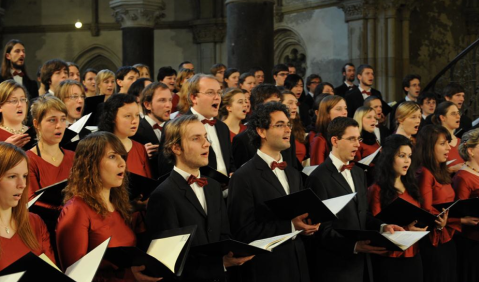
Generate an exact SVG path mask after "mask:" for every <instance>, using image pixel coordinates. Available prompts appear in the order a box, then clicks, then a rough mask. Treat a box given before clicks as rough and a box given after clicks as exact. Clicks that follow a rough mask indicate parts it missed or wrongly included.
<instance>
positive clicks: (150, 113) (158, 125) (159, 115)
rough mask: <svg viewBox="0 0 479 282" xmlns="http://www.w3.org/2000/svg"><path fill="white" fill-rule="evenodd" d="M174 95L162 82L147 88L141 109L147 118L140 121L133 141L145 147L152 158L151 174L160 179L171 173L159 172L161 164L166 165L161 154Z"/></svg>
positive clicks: (154, 83) (144, 91)
mask: <svg viewBox="0 0 479 282" xmlns="http://www.w3.org/2000/svg"><path fill="white" fill-rule="evenodd" d="M171 106H172V95H171V92H170V90H169V89H168V86H166V85H165V84H163V83H161V82H153V83H151V84H149V85H148V86H146V87H145V89H144V90H143V96H142V98H141V107H142V108H143V113H144V114H145V117H144V118H142V119H140V124H139V126H138V130H137V131H136V134H135V135H133V137H132V139H133V140H135V141H137V142H140V143H141V144H143V145H145V149H146V152H147V153H148V157H149V158H150V167H151V172H152V174H153V177H154V178H158V177H159V176H162V175H163V174H165V173H168V172H170V171H171V167H170V170H168V171H159V166H158V164H159V162H160V163H165V162H166V160H165V159H164V157H163V154H159V153H158V152H159V151H161V150H160V149H159V145H160V141H161V139H162V138H161V137H162V135H163V128H164V126H165V123H166V122H167V121H168V120H169V119H170V114H171Z"/></svg>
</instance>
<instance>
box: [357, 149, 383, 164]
mask: <svg viewBox="0 0 479 282" xmlns="http://www.w3.org/2000/svg"><path fill="white" fill-rule="evenodd" d="M381 148H382V147H379V148H378V149H377V150H376V152H374V153H372V154H371V155H369V156H367V157H365V158H363V159H362V160H360V161H359V162H358V163H360V164H363V165H370V164H371V162H372V161H373V160H374V158H375V157H376V156H377V155H378V153H379V151H380V150H381Z"/></svg>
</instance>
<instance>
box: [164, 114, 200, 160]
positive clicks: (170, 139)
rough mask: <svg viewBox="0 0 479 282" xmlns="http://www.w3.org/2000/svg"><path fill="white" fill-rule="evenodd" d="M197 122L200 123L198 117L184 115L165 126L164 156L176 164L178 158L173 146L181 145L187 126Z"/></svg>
mask: <svg viewBox="0 0 479 282" xmlns="http://www.w3.org/2000/svg"><path fill="white" fill-rule="evenodd" d="M195 121H199V119H198V116H196V115H182V116H180V117H177V118H176V119H174V120H172V121H170V122H168V123H167V124H166V126H165V129H164V130H165V144H164V145H163V155H165V157H166V159H167V160H168V161H170V162H172V163H174V164H176V156H175V153H174V152H173V146H175V145H180V146H181V141H182V137H183V135H184V134H185V131H186V126H187V125H188V124H190V123H193V122H195Z"/></svg>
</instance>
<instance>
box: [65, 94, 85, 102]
mask: <svg viewBox="0 0 479 282" xmlns="http://www.w3.org/2000/svg"><path fill="white" fill-rule="evenodd" d="M67 98H68V99H70V100H73V101H78V99H82V100H85V98H86V96H85V95H71V96H67Z"/></svg>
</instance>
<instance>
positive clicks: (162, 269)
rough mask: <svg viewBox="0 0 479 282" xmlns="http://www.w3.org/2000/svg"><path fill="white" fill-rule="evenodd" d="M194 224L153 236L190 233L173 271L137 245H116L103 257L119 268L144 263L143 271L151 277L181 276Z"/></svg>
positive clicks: (158, 237) (191, 239)
mask: <svg viewBox="0 0 479 282" xmlns="http://www.w3.org/2000/svg"><path fill="white" fill-rule="evenodd" d="M196 228H197V226H196V225H192V226H186V227H182V228H176V229H171V230H166V231H162V232H160V233H158V234H156V236H153V238H156V239H161V238H168V237H172V236H177V235H184V234H190V237H189V238H188V241H187V242H186V244H185V246H184V247H183V249H182V250H181V253H180V255H179V256H178V258H177V260H176V264H175V273H173V272H171V270H170V269H169V268H167V267H166V266H165V265H163V264H162V263H161V262H160V261H158V260H157V259H156V258H154V257H152V256H150V255H149V254H147V253H146V252H145V251H143V250H140V249H139V248H137V247H116V248H108V249H107V251H106V253H105V259H106V260H108V261H110V262H111V263H113V264H114V265H116V266H118V267H119V268H129V267H131V266H140V265H144V266H145V270H144V271H143V273H145V275H148V276H151V277H174V276H181V274H182V273H183V268H184V266H185V262H186V258H187V256H188V253H189V251H190V247H191V242H192V241H193V236H194V235H195V232H196Z"/></svg>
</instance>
